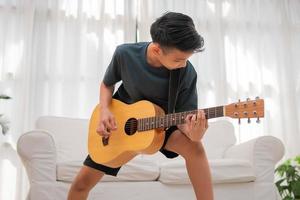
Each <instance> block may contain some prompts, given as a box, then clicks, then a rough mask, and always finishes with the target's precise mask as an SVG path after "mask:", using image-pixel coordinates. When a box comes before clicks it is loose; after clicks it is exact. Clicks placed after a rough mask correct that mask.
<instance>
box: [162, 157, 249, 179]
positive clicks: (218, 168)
mask: <svg viewBox="0 0 300 200" xmlns="http://www.w3.org/2000/svg"><path fill="white" fill-rule="evenodd" d="M209 165H210V170H211V174H212V180H213V183H242V182H251V181H254V180H255V172H254V169H253V167H252V166H251V164H250V162H248V161H245V160H235V159H215V160H209ZM159 181H161V182H163V183H167V184H190V180H189V177H188V174H187V171H186V168H185V161H184V159H176V160H170V161H167V162H164V163H162V164H161V168H160V177H159Z"/></svg>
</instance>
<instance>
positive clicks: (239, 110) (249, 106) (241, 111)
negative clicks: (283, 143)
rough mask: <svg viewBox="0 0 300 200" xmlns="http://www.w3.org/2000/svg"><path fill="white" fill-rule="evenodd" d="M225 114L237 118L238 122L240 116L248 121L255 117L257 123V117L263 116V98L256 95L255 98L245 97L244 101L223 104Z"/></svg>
mask: <svg viewBox="0 0 300 200" xmlns="http://www.w3.org/2000/svg"><path fill="white" fill-rule="evenodd" d="M225 116H228V117H231V118H238V119H239V123H240V119H241V118H247V119H248V123H250V118H256V119H257V120H256V122H257V123H259V122H260V120H259V118H262V117H264V100H263V99H260V98H259V97H256V98H255V100H250V99H249V98H247V100H246V101H240V100H239V101H238V102H237V103H232V104H229V105H227V106H225Z"/></svg>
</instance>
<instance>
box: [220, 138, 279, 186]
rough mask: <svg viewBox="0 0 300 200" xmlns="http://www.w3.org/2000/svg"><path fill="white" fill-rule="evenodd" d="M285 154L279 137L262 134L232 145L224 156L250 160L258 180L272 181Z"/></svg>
mask: <svg viewBox="0 0 300 200" xmlns="http://www.w3.org/2000/svg"><path fill="white" fill-rule="evenodd" d="M283 155H284V145H283V143H282V142H281V141H280V140H279V139H277V138H276V137H273V136H262V137H258V138H255V139H252V140H250V141H247V142H244V143H241V144H238V145H234V146H231V147H230V148H229V149H227V150H226V151H225V154H224V158H234V159H241V160H248V161H250V163H252V165H253V169H254V170H255V174H256V180H258V181H267V180H268V181H271V180H273V179H274V169H275V164H276V163H277V162H278V161H279V160H280V159H281V158H282V157H283ZM270 179H271V180H270Z"/></svg>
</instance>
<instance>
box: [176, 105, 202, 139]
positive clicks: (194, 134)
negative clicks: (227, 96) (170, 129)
mask: <svg viewBox="0 0 300 200" xmlns="http://www.w3.org/2000/svg"><path fill="white" fill-rule="evenodd" d="M177 127H178V128H179V130H181V131H182V132H183V133H184V134H185V135H186V136H187V137H188V138H189V139H190V140H192V141H195V142H196V141H200V140H201V139H202V137H203V135H204V133H205V131H206V130H207V128H208V123H207V119H206V118H205V113H204V111H203V110H199V111H198V113H197V115H195V114H194V115H193V114H189V115H187V116H186V118H185V123H184V124H180V125H177Z"/></svg>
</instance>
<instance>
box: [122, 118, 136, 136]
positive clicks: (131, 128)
mask: <svg viewBox="0 0 300 200" xmlns="http://www.w3.org/2000/svg"><path fill="white" fill-rule="evenodd" d="M137 123H138V121H137V119H135V118H130V119H129V120H127V122H126V124H125V128H124V130H125V133H126V134H127V135H133V134H134V133H135V132H136V131H137V125H138V124H137Z"/></svg>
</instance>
